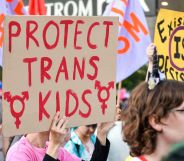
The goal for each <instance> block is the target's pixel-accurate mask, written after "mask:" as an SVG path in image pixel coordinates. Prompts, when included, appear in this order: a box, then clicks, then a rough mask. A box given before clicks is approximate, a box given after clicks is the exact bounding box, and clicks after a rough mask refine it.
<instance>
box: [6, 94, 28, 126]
mask: <svg viewBox="0 0 184 161" xmlns="http://www.w3.org/2000/svg"><path fill="white" fill-rule="evenodd" d="M4 99H5V100H6V101H7V102H9V104H10V111H11V114H12V116H13V117H15V119H16V121H15V125H16V128H17V129H18V128H19V125H20V124H21V121H20V117H21V116H22V114H23V112H24V109H25V101H26V100H28V99H29V93H28V92H27V91H24V92H22V95H20V96H18V95H15V96H12V95H11V93H10V92H5V93H4ZM16 102H19V103H20V104H21V108H20V109H21V110H20V111H16V110H15V103H16Z"/></svg>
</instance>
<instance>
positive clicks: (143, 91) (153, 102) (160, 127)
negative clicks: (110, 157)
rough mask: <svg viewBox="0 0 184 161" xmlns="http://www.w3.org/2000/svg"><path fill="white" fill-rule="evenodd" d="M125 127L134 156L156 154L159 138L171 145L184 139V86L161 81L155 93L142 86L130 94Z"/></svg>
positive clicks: (178, 83) (146, 86)
mask: <svg viewBox="0 0 184 161" xmlns="http://www.w3.org/2000/svg"><path fill="white" fill-rule="evenodd" d="M126 115H127V116H128V117H126V119H125V120H124V121H125V124H124V126H123V135H124V140H125V141H126V142H127V143H128V144H129V146H130V152H131V155H133V156H140V155H145V154H146V155H149V154H151V153H153V152H154V150H155V149H156V146H157V142H158V138H162V140H164V141H165V142H166V144H168V145H170V144H173V143H176V142H179V141H181V140H182V139H184V133H182V132H181V131H184V124H183V122H184V82H177V81H174V80H163V81H160V82H159V83H158V84H157V85H156V87H155V88H154V89H152V90H149V89H148V84H147V83H146V82H142V83H141V84H139V85H138V86H137V87H136V88H135V89H134V90H133V91H132V93H131V95H130V98H129V101H128V107H127V111H126Z"/></svg>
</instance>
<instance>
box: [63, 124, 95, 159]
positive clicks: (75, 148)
mask: <svg viewBox="0 0 184 161" xmlns="http://www.w3.org/2000/svg"><path fill="white" fill-rule="evenodd" d="M96 127H97V124H92V125H86V126H79V127H77V128H72V130H71V138H70V140H69V141H68V142H67V143H66V145H65V147H64V148H65V149H66V150H67V151H69V152H70V153H72V154H75V155H76V156H78V157H79V158H81V159H83V160H90V159H91V156H92V153H93V151H94V145H95V142H96V136H95V135H94V132H95V130H96Z"/></svg>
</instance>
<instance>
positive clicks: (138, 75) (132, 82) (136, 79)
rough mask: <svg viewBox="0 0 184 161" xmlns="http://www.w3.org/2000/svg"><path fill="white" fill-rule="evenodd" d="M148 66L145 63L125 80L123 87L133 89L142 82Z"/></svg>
mask: <svg viewBox="0 0 184 161" xmlns="http://www.w3.org/2000/svg"><path fill="white" fill-rule="evenodd" d="M147 68H148V66H147V65H144V66H143V67H142V68H140V69H139V70H138V71H136V72H135V73H134V74H133V75H131V76H130V77H128V78H127V79H125V80H123V83H122V87H123V88H126V89H127V90H128V91H131V90H132V89H133V88H134V87H135V86H137V85H138V84H139V83H140V82H142V81H144V80H145V78H146V73H147Z"/></svg>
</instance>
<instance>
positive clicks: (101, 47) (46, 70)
mask: <svg viewBox="0 0 184 161" xmlns="http://www.w3.org/2000/svg"><path fill="white" fill-rule="evenodd" d="M117 32H118V18H115V17H59V16H55V17H54V16H22V17H19V16H8V17H5V40H4V58H3V133H4V135H5V136H12V135H19V134H26V133H31V132H40V131H47V130H48V129H49V126H50V122H51V119H52V118H53V115H54V114H55V113H56V111H58V110H59V111H60V113H61V115H66V116H67V117H70V122H69V127H73V126H78V125H84V124H92V123H97V122H106V121H110V120H113V119H114V115H115V102H116V100H115V98H116V93H115V89H116V85H115V77H116V73H115V71H116V67H115V66H116V54H115V53H116V49H117Z"/></svg>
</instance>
